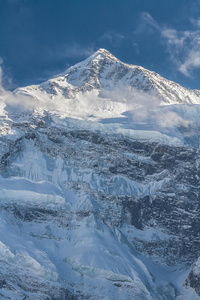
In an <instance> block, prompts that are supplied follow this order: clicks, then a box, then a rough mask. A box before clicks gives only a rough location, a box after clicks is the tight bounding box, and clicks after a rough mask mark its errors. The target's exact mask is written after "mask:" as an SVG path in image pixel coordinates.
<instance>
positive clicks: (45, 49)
mask: <svg viewBox="0 0 200 300" xmlns="http://www.w3.org/2000/svg"><path fill="white" fill-rule="evenodd" d="M99 48H106V49H107V50H109V51H110V52H111V53H112V54H114V55H115V56H116V57H117V58H119V59H120V60H122V61H124V62H127V63H132V64H137V65H141V66H143V67H145V68H147V69H150V70H154V71H156V72H158V73H159V74H161V75H162V76H164V77H166V78H168V79H170V80H173V81H176V82H178V83H180V84H181V85H183V86H185V87H188V88H197V89H200V0H190V1H188V0H0V62H1V65H2V69H3V82H4V85H6V87H7V88H13V87H16V86H22V85H27V84H36V83H39V82H42V81H44V80H46V79H48V78H51V77H53V76H54V75H56V74H58V73H60V72H62V71H64V70H65V69H67V68H68V67H69V66H71V65H73V64H74V63H76V62H79V61H81V60H83V59H85V58H86V57H88V56H89V55H90V54H92V53H93V52H94V51H96V50H98V49H99Z"/></svg>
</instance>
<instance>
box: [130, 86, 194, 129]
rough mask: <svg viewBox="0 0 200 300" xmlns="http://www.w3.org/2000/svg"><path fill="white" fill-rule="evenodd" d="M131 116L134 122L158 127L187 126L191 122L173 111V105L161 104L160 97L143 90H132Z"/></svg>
mask: <svg viewBox="0 0 200 300" xmlns="http://www.w3.org/2000/svg"><path fill="white" fill-rule="evenodd" d="M130 108H131V116H132V120H133V122H134V123H138V124H146V125H155V126H157V125H158V126H159V127H165V128H166V127H168V128H172V127H179V126H182V127H186V128H187V127H188V126H189V125H190V124H191V122H190V121H188V120H186V119H184V118H183V117H181V116H180V115H179V114H178V113H177V112H175V111H173V106H171V105H170V106H166V105H165V106H162V99H160V98H159V97H158V96H156V95H152V94H147V93H145V92H143V91H138V90H135V91H134V97H133V98H132V101H131V105H130Z"/></svg>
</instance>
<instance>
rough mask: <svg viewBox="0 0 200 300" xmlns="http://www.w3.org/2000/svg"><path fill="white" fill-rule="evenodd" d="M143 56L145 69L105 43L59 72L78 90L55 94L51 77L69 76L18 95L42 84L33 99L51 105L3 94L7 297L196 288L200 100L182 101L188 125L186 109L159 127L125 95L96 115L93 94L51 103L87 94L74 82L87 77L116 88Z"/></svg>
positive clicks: (134, 295) (0, 212) (186, 295)
mask: <svg viewBox="0 0 200 300" xmlns="http://www.w3.org/2000/svg"><path fill="white" fill-rule="evenodd" d="M99 61H100V62H101V69H100V71H99V68H97V67H98V66H99ZM102 61H103V62H102ZM91 65H92V67H91ZM108 65H109V66H110V69H109V70H110V71H109V72H107V71H106V70H107V66H108ZM123 68H124V69H123ZM131 68H133V69H134V70H133V71H130V69H131ZM137 68H138V70H140V71H141V70H142V72H143V71H144V69H142V68H141V67H132V66H131V67H129V66H128V65H125V64H123V63H121V62H119V61H118V60H117V59H116V58H114V57H113V56H112V55H111V54H109V53H108V52H105V51H104V50H100V52H98V53H97V54H95V55H94V57H92V59H91V58H90V59H88V60H86V61H85V62H84V63H82V64H79V65H77V66H75V67H73V68H70V69H69V70H68V71H67V74H66V73H65V74H64V75H62V76H63V77H62V76H61V77H62V78H64V79H63V81H64V80H66V78H67V81H66V82H67V83H66V82H65V84H67V85H70V93H72V83H73V86H74V89H75V90H73V93H74V94H73V95H74V96H73V97H72V98H67V97H68V96H66V97H64V93H65V95H69V90H66V88H65V89H63V90H62V95H60V96H59V97H60V98H58V90H57V91H56V92H57V96H56V98H54V96H53V95H55V89H56V87H55V85H54V86H52V89H50V85H51V82H53V81H56V82H58V81H59V82H60V81H61V79H59V80H58V79H56V80H52V81H49V82H48V83H45V84H43V85H41V86H40V87H27V88H24V89H23V91H22V90H18V91H17V92H16V94H15V96H13V97H14V99H15V100H16V99H18V97H19V99H24V98H23V97H24V95H25V94H28V93H29V92H30V95H31V96H30V95H29V98H26V99H25V100H26V101H29V100H30V99H32V98H31V97H33V90H35V92H34V97H35V101H36V102H37V101H39V102H37V103H40V104H41V103H42V102H45V105H46V103H48V106H49V110H48V111H47V106H44V105H43V106H42V105H41V106H40V107H39V108H38V107H35V106H34V107H33V106H32V105H33V102H32V100H31V103H29V104H28V105H27V103H26V105H25V108H26V109H25V108H24V106H23V107H20V109H18V110H17V109H16V103H14V105H13V102H12V101H13V100H12V101H10V102H9V101H8V98H9V97H11V96H10V95H9V97H8V98H7V100H6V101H7V102H5V105H6V106H3V107H4V111H3V113H4V115H3V113H2V127H1V128H2V130H1V137H0V155H1V160H0V162H1V165H0V175H1V177H0V241H1V242H0V253H1V259H0V297H1V299H31V300H32V299H58V300H59V299H96V300H97V299H102V298H103V299H109V300H112V299H113V300H114V299H120V300H121V299H167V300H168V299H173V300H175V299H177V300H181V299H182V300H183V299H184V300H187V299H200V291H199V277H200V271H199V257H200V252H199V251H200V242H199V240H200V237H199V235H200V231H199V228H200V223H199V222H200V200H199V199H200V166H199V165H200V152H199V149H198V147H197V146H198V142H197V143H196V144H195V143H194V140H197V138H198V134H197V132H198V130H197V128H198V126H199V125H198V122H197V121H196V117H195V116H196V114H197V112H198V109H199V106H198V104H195V105H192V106H189V107H188V106H187V105H186V104H185V106H181V109H178V110H179V112H180V111H181V114H180V115H181V122H182V123H181V124H182V125H183V120H184V121H187V122H190V121H188V119H189V117H190V120H194V123H192V124H191V123H189V126H183V127H182V129H181V126H180V123H176V126H175V124H174V126H173V129H172V127H169V126H168V127H167V126H165V127H162V130H160V131H159V129H158V128H157V131H156V130H155V129H154V130H153V127H152V126H153V125H151V127H148V125H149V124H148V123H146V124H144V123H143V124H141V123H140V124H138V123H137V122H134V119H132V117H131V118H130V115H128V114H127V112H126V110H124V108H126V109H127V107H128V106H127V104H126V103H125V102H126V101H128V100H127V98H126V99H125V100H126V101H124V103H125V104H123V101H122V100H120V101H121V102H119V101H116V103H115V104H114V105H113V106H112V105H111V106H109V107H110V110H109V109H108V106H106V107H104V106H101V105H100V106H99V107H98V110H97V113H96V112H95V111H94V114H93V117H92V116H90V117H88V118H86V115H87V114H88V110H89V112H90V109H91V106H89V109H86V110H85V111H86V113H87V114H85V113H84V116H83V115H82V116H80V115H79V117H77V118H76V119H75V118H70V116H69V112H66V111H64V112H63V111H62V112H61V110H57V107H56V108H55V106H52V103H53V102H54V101H56V100H58V101H61V100H62V101H68V100H67V99H69V103H76V104H77V103H80V101H82V102H81V103H84V100H83V99H82V98H81V100H80V98H78V97H79V96H80V95H79V96H77V90H76V89H78V93H80V92H81V93H83V95H84V93H85V92H84V87H85V88H86V86H87V84H89V83H90V88H89V89H87V92H90V91H91V90H92V89H97V90H98V92H100V90H101V92H102V89H104V91H105V90H106V87H108V85H107V84H108V81H107V80H109V84H110V85H109V89H110V90H111V78H112V82H113V86H114V85H115V84H116V85H117V84H118V83H119V81H118V80H122V73H123V74H125V75H123V76H128V75H127V74H129V77H130V76H133V75H130V72H133V74H135V72H136V70H137ZM122 69H123V70H122ZM77 70H79V77H77V72H78V71H77ZM120 70H121V71H120ZM125 70H126V72H125ZM131 70H132V69H131ZM111 71H112V72H111ZM122 71H123V72H122ZM121 72H122V73H121ZM144 72H145V76H147V74H152V72H150V71H147V70H145V71H144ZM148 72H150V73H148ZM136 73H137V72H136ZM113 76H114V77H113ZM134 76H135V75H134ZM134 76H133V77H134ZM152 76H154V77H155V78H160V77H159V75H155V74H154V75H152ZM134 78H135V77H134ZM94 79H95V80H94ZM97 79H98V80H97ZM151 79H152V78H151V76H150V75H149V77H148V79H147V80H146V81H147V82H148V80H149V82H150V81H151ZM81 80H82V81H81ZM134 80H136V79H134ZM155 82H156V79H155ZM158 83H159V80H158V82H157V84H158ZM159 84H161V83H159ZM133 85H135V81H134V84H133ZM170 85H171V86H174V89H176V88H177V85H176V84H173V83H170ZM91 86H92V88H91ZM44 87H45V89H46V91H45V92H44ZM179 88H180V89H182V90H184V91H186V90H185V89H183V88H181V87H179ZM113 89H114V88H113ZM60 91H61V89H60V83H59V93H61V92H60ZM178 91H179V90H178V89H177V90H176V93H177V94H178ZM144 92H145V93H146V92H147V90H145V91H144ZM20 93H21V94H20ZM148 93H149V90H148ZM185 93H188V94H189V93H190V91H187V92H185ZM191 93H192V95H194V94H195V97H197V96H198V92H197V91H196V92H194V91H193V92H191ZM16 95H17V96H16ZM20 95H21V96H20ZM43 95H44V98H43ZM190 95H191V94H190ZM140 96H141V94H140V95H138V97H140ZM20 97H21V98H20ZM45 97H48V99H47V98H45ZM173 97H174V96H173V93H172V98H173ZM177 97H179V100H178V102H179V101H182V100H181V99H182V98H181V97H182V96H181V93H179V94H178V96H177ZM100 98H101V97H100ZM27 99H29V100H27ZM86 99H87V100H86V102H87V101H88V98H87V97H86ZM95 99H96V100H97V98H95ZM98 99H99V98H98ZM109 99H110V100H109V101H110V102H111V98H109ZM142 99H143V98H142ZM149 99H150V98H149ZM168 99H169V98H168ZM191 99H192V98H191ZM193 99H194V98H193ZM195 99H197V100H198V97H197V98H195ZM79 100H80V101H79ZM104 100H105V98H104ZM129 100H130V99H129ZM151 100H152V98H151ZM197 100H195V101H196V102H197ZM52 101H53V102H52ZM70 101H71V102H70ZM77 101H78V102H77ZM106 101H108V98H106V100H105V103H106ZM149 101H150V100H149ZM185 102H187V101H186V100H185ZM59 103H61V102H59ZM69 103H68V102H67V105H68V104H69ZM88 103H89V104H91V101H90V102H87V104H88ZM50 104H51V105H50ZM117 104H119V105H117ZM121 104H122V106H120V105H121ZM168 104H169V103H168ZM53 105H54V104H53ZM123 105H125V106H123ZM173 105H174V104H173ZM87 107H88V106H87ZM68 108H69V109H70V107H68ZM77 109H78V108H77ZM155 109H156V110H159V113H160V111H161V110H160V108H159V107H157V106H156V107H154V111H155ZM165 109H166V108H165V107H164V108H162V110H163V111H165ZM170 109H172V107H171V106H170V107H169V108H167V111H168V112H169V110H170ZM176 110H177V108H176V107H175V108H174V106H173V112H175V111H176ZM188 111H190V113H188ZM125 112H126V113H125ZM134 112H135V111H134ZM165 112H166V111H165ZM191 112H192V113H191ZM75 113H76V112H75ZM124 113H125V115H123V114H124ZM100 115H102V116H103V117H102V118H100V119H98V117H97V116H100ZM180 115H179V116H180ZM111 116H112V120H111ZM131 116H132V113H131ZM137 116H138V115H137ZM168 116H169V115H168ZM92 118H93V119H92ZM102 119H104V120H103V121H102ZM137 120H138V119H137ZM136 123H137V124H136ZM184 124H185V123H184ZM190 126H191V127H192V129H191V128H190ZM195 126H196V127H195ZM147 127H148V129H147ZM160 128H161V127H160ZM194 128H196V131H194ZM181 130H182V131H184V135H181ZM186 130H187V134H186V133H185V132H186ZM191 132H192V134H194V135H193V138H191V137H192V134H191ZM187 139H188V140H187ZM191 140H192V141H191ZM195 146H196V147H195Z"/></svg>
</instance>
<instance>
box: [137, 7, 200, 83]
mask: <svg viewBox="0 0 200 300" xmlns="http://www.w3.org/2000/svg"><path fill="white" fill-rule="evenodd" d="M141 19H142V22H141V24H142V25H139V26H138V29H139V30H148V32H151V31H152V33H153V32H155V31H156V32H157V33H159V34H160V37H161V43H163V44H164V45H165V46H166V49H167V52H168V55H169V59H170V60H171V61H172V62H173V64H174V66H176V69H177V70H178V71H179V72H181V73H182V74H184V75H185V76H186V77H192V74H193V72H194V71H195V70H196V69H198V68H200V51H199V49H200V19H194V18H192V19H190V22H191V23H192V24H193V26H194V30H182V31H181V30H176V29H174V28H170V27H168V26H166V25H164V24H160V23H158V22H157V21H156V20H155V19H154V18H153V17H152V16H151V15H150V14H149V13H146V12H143V13H142V14H141Z"/></svg>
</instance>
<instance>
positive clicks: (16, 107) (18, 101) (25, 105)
mask: <svg viewBox="0 0 200 300" xmlns="http://www.w3.org/2000/svg"><path fill="white" fill-rule="evenodd" d="M2 62H3V61H2V59H1V58H0V98H1V100H3V102H4V104H5V110H6V111H7V112H10V113H11V112H12V113H17V112H20V111H33V110H34V109H35V108H36V106H38V101H37V100H36V99H34V98H33V97H31V96H28V95H22V94H19V95H18V94H15V93H13V92H11V91H8V90H7V89H6V88H5V87H4V85H3V69H2V67H1V64H2Z"/></svg>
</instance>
